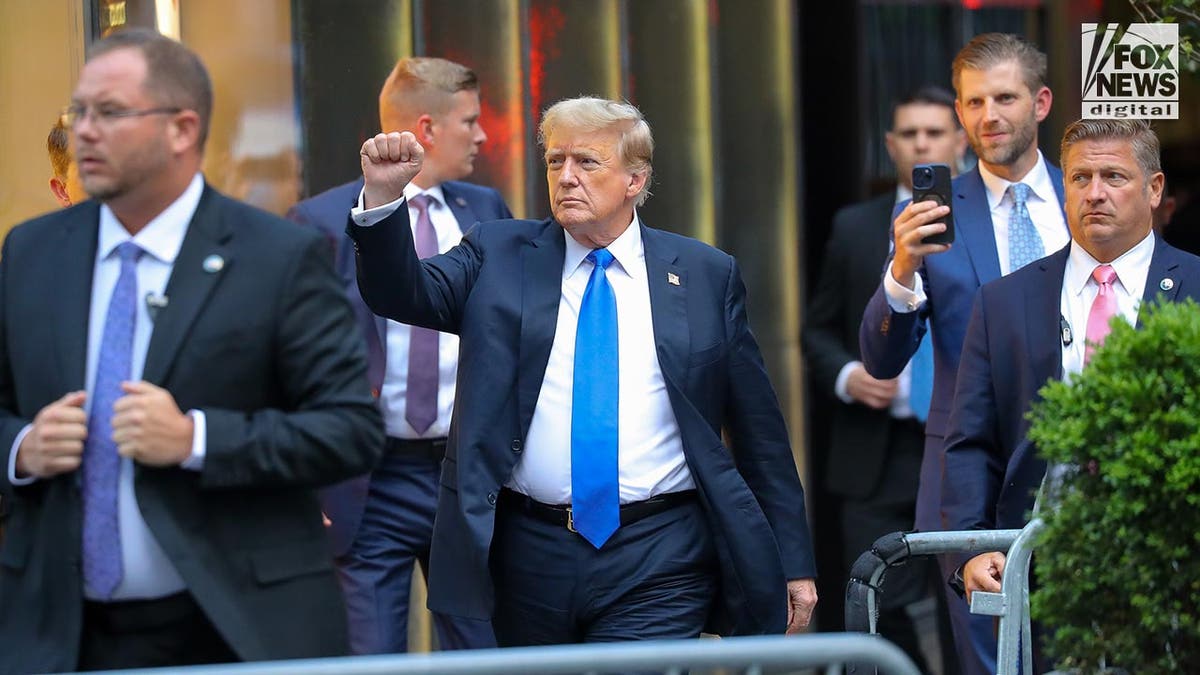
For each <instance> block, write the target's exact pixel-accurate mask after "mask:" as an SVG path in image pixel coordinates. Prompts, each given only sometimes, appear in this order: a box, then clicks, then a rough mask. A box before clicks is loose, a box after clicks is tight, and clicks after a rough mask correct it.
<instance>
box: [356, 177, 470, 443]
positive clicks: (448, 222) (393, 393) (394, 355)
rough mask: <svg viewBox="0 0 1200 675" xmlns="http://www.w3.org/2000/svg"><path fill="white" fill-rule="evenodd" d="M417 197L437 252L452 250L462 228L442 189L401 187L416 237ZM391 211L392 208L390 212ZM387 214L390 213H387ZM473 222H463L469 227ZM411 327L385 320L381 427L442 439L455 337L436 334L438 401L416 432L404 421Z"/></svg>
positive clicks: (453, 376)
mask: <svg viewBox="0 0 1200 675" xmlns="http://www.w3.org/2000/svg"><path fill="white" fill-rule="evenodd" d="M419 194H427V195H429V196H430V197H432V198H433V202H432V203H430V205H429V209H428V213H429V220H430V222H431V223H433V231H434V232H435V233H436V234H437V243H438V253H445V252H446V251H449V250H450V249H451V248H454V246H455V245H457V244H458V242H459V241H461V240H462V236H463V229H464V228H463V225H464V223H459V222H458V219H457V218H455V217H454V212H452V211H451V210H450V207H449V206H447V205H446V195H445V194H443V192H442V186H441V185H436V186H434V187H431V188H429V189H428V190H422V189H421V188H419V187H417V186H416V185H413V184H412V183H409V184H408V185H407V186H405V188H404V198H405V200H406V203H407V204H408V222H409V224H410V225H411V227H412V228H413V236H414V237H416V228H417V209H416V208H414V207H413V206H412V202H411V200H412V198H413V197H416V196H417V195H419ZM393 210H394V209H393ZM389 213H391V212H390V211H389ZM473 224H474V223H465V225H466V226H467V227H470V226H471V225H473ZM410 335H412V328H411V327H410V326H408V325H407V324H403V323H400V322H398V321H392V320H391V319H387V341H386V344H385V348H386V349H387V358H386V360H385V365H386V369H385V371H384V377H383V387H382V390H381V391H380V394H379V407H380V410H381V411H382V412H383V423H384V428H385V429H386V430H387V434H388V436H394V437H396V438H444V437H445V436H446V434H447V433H449V431H450V414H451V412H452V411H453V410H454V383H455V380H456V379H457V373H458V336H457V335H454V334H452V333H439V334H438V395H437V396H438V400H437V419H435V420H434V422H433V424H431V425H430V426H429V428H428V429H426V430H425V433H417V430H416V429H413V428H412V425H411V424H409V423H408V420H407V419H405V413H406V411H407V409H408V342H409V336H410Z"/></svg>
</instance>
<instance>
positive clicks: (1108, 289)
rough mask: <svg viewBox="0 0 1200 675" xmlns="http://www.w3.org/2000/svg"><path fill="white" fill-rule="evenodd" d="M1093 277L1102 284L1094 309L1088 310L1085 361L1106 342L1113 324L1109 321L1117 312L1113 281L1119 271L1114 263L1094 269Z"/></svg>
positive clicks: (1089, 359) (1094, 302)
mask: <svg viewBox="0 0 1200 675" xmlns="http://www.w3.org/2000/svg"><path fill="white" fill-rule="evenodd" d="M1092 278H1093V279H1095V280H1096V283H1097V284H1099V285H1100V290H1099V291H1097V293H1096V299H1095V300H1093V301H1092V309H1091V311H1090V312H1088V320H1087V343H1086V346H1085V347H1084V351H1083V362H1084V363H1085V364H1086V363H1089V362H1091V360H1092V352H1094V351H1096V347H1099V346H1100V345H1102V344H1104V338H1106V337H1108V334H1109V332H1110V331H1111V330H1112V326H1110V325H1109V323H1110V322H1111V321H1112V318H1113V317H1114V316H1116V314H1117V294H1116V292H1115V291H1114V290H1113V282H1114V281H1116V280H1117V271H1116V270H1114V269H1113V268H1112V265H1099V266H1098V267H1096V269H1094V270H1092Z"/></svg>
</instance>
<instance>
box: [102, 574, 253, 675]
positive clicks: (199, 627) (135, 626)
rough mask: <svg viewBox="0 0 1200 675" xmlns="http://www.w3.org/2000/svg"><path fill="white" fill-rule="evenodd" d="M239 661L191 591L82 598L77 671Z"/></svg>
mask: <svg viewBox="0 0 1200 675" xmlns="http://www.w3.org/2000/svg"><path fill="white" fill-rule="evenodd" d="M234 661H240V659H239V658H238V657H237V655H236V654H234V653H233V650H232V649H230V648H229V645H228V644H226V642H225V640H224V639H223V638H222V637H221V636H220V634H218V633H217V629H216V628H215V627H214V626H213V624H212V622H211V621H209V620H208V617H206V616H205V615H204V612H203V611H202V610H201V609H200V607H199V605H197V604H196V601H195V600H193V599H192V596H191V595H190V594H189V593H187V592H183V593H178V594H176V595H172V596H169V597H166V598H162V599H158V600H131V601H125V602H85V603H84V607H83V633H82V637H81V639H80V646H79V670H112V669H116V668H155V667H165V666H187V665H198V664H205V663H230V662H234Z"/></svg>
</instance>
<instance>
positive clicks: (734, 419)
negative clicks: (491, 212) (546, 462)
mask: <svg viewBox="0 0 1200 675" xmlns="http://www.w3.org/2000/svg"><path fill="white" fill-rule="evenodd" d="M350 234H351V237H353V238H354V239H355V241H356V244H357V246H356V248H357V249H358V250H359V285H360V287H361V288H362V291H363V297H364V299H366V301H367V303H368V304H369V305H370V306H371V307H372V309H374V310H375V311H376V312H377V313H379V314H381V315H384V316H389V317H391V318H394V319H396V320H398V321H403V322H406V323H412V324H417V325H424V326H427V327H430V328H434V329H437V330H442V331H448V332H452V333H458V334H459V335H460V338H461V357H460V360H459V371H458V382H459V387H458V400H457V401H456V402H455V410H456V411H457V412H456V414H455V416H454V422H453V425H452V426H451V430H450V442H449V446H448V448H447V452H446V463H445V466H444V468H443V471H442V490H441V495H440V500H439V503H438V520H437V524H436V526H435V530H434V540H433V552H432V558H431V571H432V574H431V577H430V580H429V604H430V607H431V608H434V609H437V610H439V611H443V612H447V613H450V614H457V615H463V616H473V617H477V618H487V617H489V616H491V615H492V612H493V610H494V606H495V592H494V588H493V582H492V578H491V576H490V574H489V569H488V559H489V547H490V546H491V543H492V535H493V532H494V527H495V521H496V504H497V502H498V500H499V495H500V489H501V486H503V485H504V484H505V482H506V481H507V480H508V479H509V476H510V474H511V473H512V470H513V467H514V466H515V465H516V463H517V460H518V459H519V458H520V456H521V451H522V445H523V443H524V441H525V437H526V433H527V431H528V429H529V424H530V420H531V418H532V416H533V411H534V406H535V404H536V403H537V398H538V395H539V392H540V390H541V386H542V379H543V375H544V374H545V369H546V363H547V360H548V358H549V354H550V349H551V345H552V343H553V341H554V333H555V324H556V320H557V315H558V306H559V301H560V297H561V283H562V268H563V257H564V251H565V241H564V236H565V235H564V232H563V230H562V228H561V227H560V226H559V225H558V224H557V223H555V222H554V221H553V220H544V221H541V222H536V221H521V220H513V221H500V222H494V223H488V224H486V225H485V226H481V227H476V228H472V230H471V231H469V232H468V233H467V234H466V236H465V237H464V238H463V241H462V243H461V244H460V245H459V246H458V247H456V248H454V249H452V250H451V251H450V252H449V253H448V254H446V255H441V256H436V257H434V258H430V259H427V260H425V261H418V260H417V258H416V255H415V254H414V253H413V244H412V237H411V232H410V230H409V226H408V212H407V209H404V208H401V209H398V210H397V211H396V213H394V214H393V215H391V216H389V217H388V218H387V219H386V220H384V221H382V222H380V223H378V224H376V225H375V226H373V227H367V228H363V227H358V226H356V225H353V224H352V225H351V226H350ZM641 235H642V242H643V246H644V250H645V262H646V271H647V273H648V277H647V278H648V280H649V284H648V285H649V291H650V303H651V308H652V310H651V313H652V315H653V316H652V322H653V328H654V335H655V343H656V347H657V352H658V360H659V365H660V366H661V369H662V374H663V379H664V381H665V384H666V389H667V393H668V397H669V399H670V403H671V407H672V409H673V411H674V414H675V418H676V421H677V423H678V425H679V429H680V434H681V440H682V444H683V448H684V453H685V456H686V460H687V464H688V468H689V469H690V471H691V474H692V477H693V479H694V481H695V483H696V487H697V491H698V493H699V498H700V501H701V504H702V505H703V507H704V513H705V514H706V517H707V520H708V523H709V527H710V529H711V532H712V535H713V539H714V543H715V548H716V549H717V556H718V559H719V562H720V580H721V585H722V588H721V593H720V597H719V598H718V604H719V605H720V609H721V610H723V611H722V612H721V613H720V619H719V620H717V621H716V622H715V623H713V625H712V626H711V628H712V629H713V630H717V631H720V632H722V633H729V634H734V633H737V634H745V633H768V632H782V631H783V629H784V627H785V625H786V622H787V603H786V602H785V596H786V592H785V580H787V579H797V578H805V577H812V576H814V575H815V568H814V564H813V558H812V551H811V545H810V541H809V534H808V526H807V523H806V521H805V510H804V498H803V490H802V488H801V486H800V481H799V479H798V477H797V475H796V467H795V463H794V460H793V459H792V454H791V449H790V447H789V445H788V435H787V430H786V428H785V425H784V421H783V416H782V414H781V413H780V411H779V406H778V402H777V401H776V398H775V394H774V390H773V389H772V388H771V385H770V382H769V381H768V379H767V374H766V370H765V368H764V366H763V362H762V357H761V354H760V353H759V350H758V346H757V344H756V342H755V341H754V337H753V336H752V335H751V333H750V331H749V327H748V325H747V323H746V313H745V287H744V286H743V284H742V282H741V277H740V274H739V273H738V269H737V265H736V264H735V262H734V260H733V258H731V257H730V256H729V255H727V254H725V253H722V252H720V251H718V250H716V249H714V248H711V247H709V246H707V245H705V244H702V243H700V242H698V241H695V240H692V239H687V238H685V237H680V236H677V235H674V234H669V233H667V232H663V231H660V230H655V229H652V228H648V227H643V228H642V231H641ZM668 274H671V275H673V276H672V277H670V278H672V279H675V280H676V281H677V282H678V283H669V282H668V279H669V277H668ZM722 430H725V431H726V432H727V433H728V435H729V438H730V439H731V441H732V449H730V448H727V447H726V446H725V444H724V443H723V442H722V438H721V432H722ZM564 451H565V450H564ZM531 564H533V565H536V564H537V562H536V561H531Z"/></svg>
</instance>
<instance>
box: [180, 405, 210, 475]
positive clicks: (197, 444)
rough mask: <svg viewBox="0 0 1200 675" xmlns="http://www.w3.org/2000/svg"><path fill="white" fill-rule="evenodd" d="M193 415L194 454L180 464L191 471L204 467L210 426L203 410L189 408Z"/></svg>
mask: <svg viewBox="0 0 1200 675" xmlns="http://www.w3.org/2000/svg"><path fill="white" fill-rule="evenodd" d="M188 414H189V415H191V416H192V454H191V456H189V457H188V458H187V459H185V460H183V462H182V463H180V465H179V466H181V467H183V468H184V469H188V470H190V471H201V470H203V469H204V455H205V453H206V452H207V451H208V445H207V444H208V428H207V426H206V419H207V418H206V417H205V416H204V411H203V410H189V411H188Z"/></svg>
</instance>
